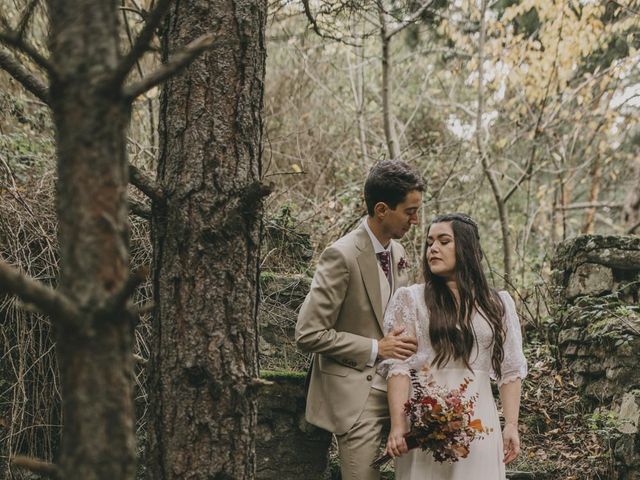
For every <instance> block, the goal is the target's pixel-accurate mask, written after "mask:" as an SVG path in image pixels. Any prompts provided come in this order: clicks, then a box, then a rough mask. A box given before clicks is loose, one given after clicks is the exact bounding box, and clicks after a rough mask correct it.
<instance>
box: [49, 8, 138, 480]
mask: <svg viewBox="0 0 640 480" xmlns="http://www.w3.org/2000/svg"><path fill="white" fill-rule="evenodd" d="M117 12H118V11H117V8H116V2H114V1H113V0H110V1H97V0H93V1H92V0H75V1H72V0H50V1H49V15H50V18H51V38H50V49H51V59H52V63H53V64H54V65H55V68H56V74H55V75H52V78H51V87H50V92H51V94H50V98H51V107H52V110H53V117H54V121H55V126H56V141H57V148H58V184H57V192H58V194H57V203H58V205H57V210H58V219H59V231H58V236H59V244H60V279H59V289H60V291H61V292H62V293H64V294H66V295H67V297H68V298H70V299H71V300H73V301H74V303H75V304H76V305H77V307H78V308H79V310H80V311H82V312H83V316H84V319H83V322H82V323H81V325H79V326H78V328H71V327H68V328H64V327H60V328H58V329H57V337H56V342H57V344H56V351H57V355H58V360H59V367H60V377H61V382H62V398H63V417H64V426H63V441H62V447H61V452H60V458H59V462H58V463H59V468H60V470H61V477H62V478H64V479H65V480H73V479H82V480H91V479H104V480H113V479H119V480H120V479H132V478H134V475H135V439H134V410H133V395H132V385H133V381H132V367H133V365H132V338H133V337H132V329H131V322H130V319H129V318H128V316H127V315H126V314H125V312H124V311H120V312H118V311H113V310H111V311H109V313H108V314H105V316H104V317H102V316H101V311H102V312H103V313H104V310H103V309H102V307H103V306H104V305H105V304H106V303H108V302H109V300H110V299H111V298H112V296H113V295H114V293H115V292H117V291H118V290H119V289H121V288H122V286H123V284H124V283H125V282H126V280H127V276H128V223H127V207H126V189H127V184H128V176H127V168H126V156H125V144H126V137H125V131H126V127H127V122H128V118H129V111H128V107H127V106H126V104H124V103H123V102H119V101H114V97H115V96H116V92H114V91H109V89H107V88H105V84H106V82H105V80H106V78H107V76H108V75H109V74H110V73H111V72H112V71H113V69H114V68H115V65H116V62H117V60H118V32H117V26H118V22H117V17H116V16H117Z"/></svg>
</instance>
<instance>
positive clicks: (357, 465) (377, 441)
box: [336, 388, 389, 480]
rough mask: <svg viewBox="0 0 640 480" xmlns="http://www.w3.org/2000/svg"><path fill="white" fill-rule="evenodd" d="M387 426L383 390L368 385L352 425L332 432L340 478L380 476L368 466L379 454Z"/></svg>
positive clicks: (354, 479) (371, 479)
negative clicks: (347, 429) (358, 412)
mask: <svg viewBox="0 0 640 480" xmlns="http://www.w3.org/2000/svg"><path fill="white" fill-rule="evenodd" d="M388 425H389V407H388V404H387V392H383V391H380V390H377V389H375V388H372V389H370V391H369V397H368V398H367V401H366V403H365V406H364V409H363V410H362V414H361V415H360V417H359V418H358V420H357V421H356V423H355V424H354V425H353V427H352V428H351V429H350V430H349V431H348V432H347V433H345V434H343V435H336V439H337V440H338V453H339V454H340V471H341V473H342V480H379V479H380V472H379V471H378V470H375V469H373V468H371V467H370V466H369V465H370V464H371V462H373V460H374V459H375V458H376V457H377V456H378V455H379V454H380V447H381V446H382V441H383V435H384V434H385V433H387V430H388Z"/></svg>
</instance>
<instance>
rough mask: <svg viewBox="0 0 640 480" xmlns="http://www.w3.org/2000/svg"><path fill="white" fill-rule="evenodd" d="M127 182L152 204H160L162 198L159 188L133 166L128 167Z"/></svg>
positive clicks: (162, 193)
mask: <svg viewBox="0 0 640 480" xmlns="http://www.w3.org/2000/svg"><path fill="white" fill-rule="evenodd" d="M129 182H131V184H132V185H134V186H135V187H136V188H137V189H138V190H140V191H141V192H142V193H144V194H145V195H146V196H147V197H149V198H150V199H151V201H153V202H161V201H162V199H163V198H164V192H163V191H162V189H161V188H160V186H159V185H158V184H157V183H156V182H155V181H154V180H153V179H152V178H150V177H149V176H147V175H146V174H145V173H143V172H142V171H141V170H140V169H139V168H138V167H136V166H135V165H129Z"/></svg>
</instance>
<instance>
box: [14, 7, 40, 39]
mask: <svg viewBox="0 0 640 480" xmlns="http://www.w3.org/2000/svg"><path fill="white" fill-rule="evenodd" d="M38 3H40V0H31V1H30V2H29V4H28V5H27V6H26V7H25V9H24V13H23V14H22V18H21V19H20V22H18V28H17V29H16V35H17V36H18V38H22V37H24V32H25V31H26V30H27V28H28V27H29V22H31V18H33V12H35V11H36V7H37V6H38Z"/></svg>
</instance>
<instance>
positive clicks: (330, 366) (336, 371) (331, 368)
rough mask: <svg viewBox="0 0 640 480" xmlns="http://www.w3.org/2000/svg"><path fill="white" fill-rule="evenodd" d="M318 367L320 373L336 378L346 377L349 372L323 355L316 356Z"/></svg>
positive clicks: (347, 368) (346, 368)
mask: <svg viewBox="0 0 640 480" xmlns="http://www.w3.org/2000/svg"><path fill="white" fill-rule="evenodd" d="M318 367H319V368H320V371H321V372H322V373H326V374H327V375H336V376H338V377H346V376H347V374H348V373H349V370H351V369H350V368H349V367H346V366H345V365H342V364H340V363H338V362H336V361H335V360H332V359H330V358H327V357H325V356H324V355H318Z"/></svg>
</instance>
